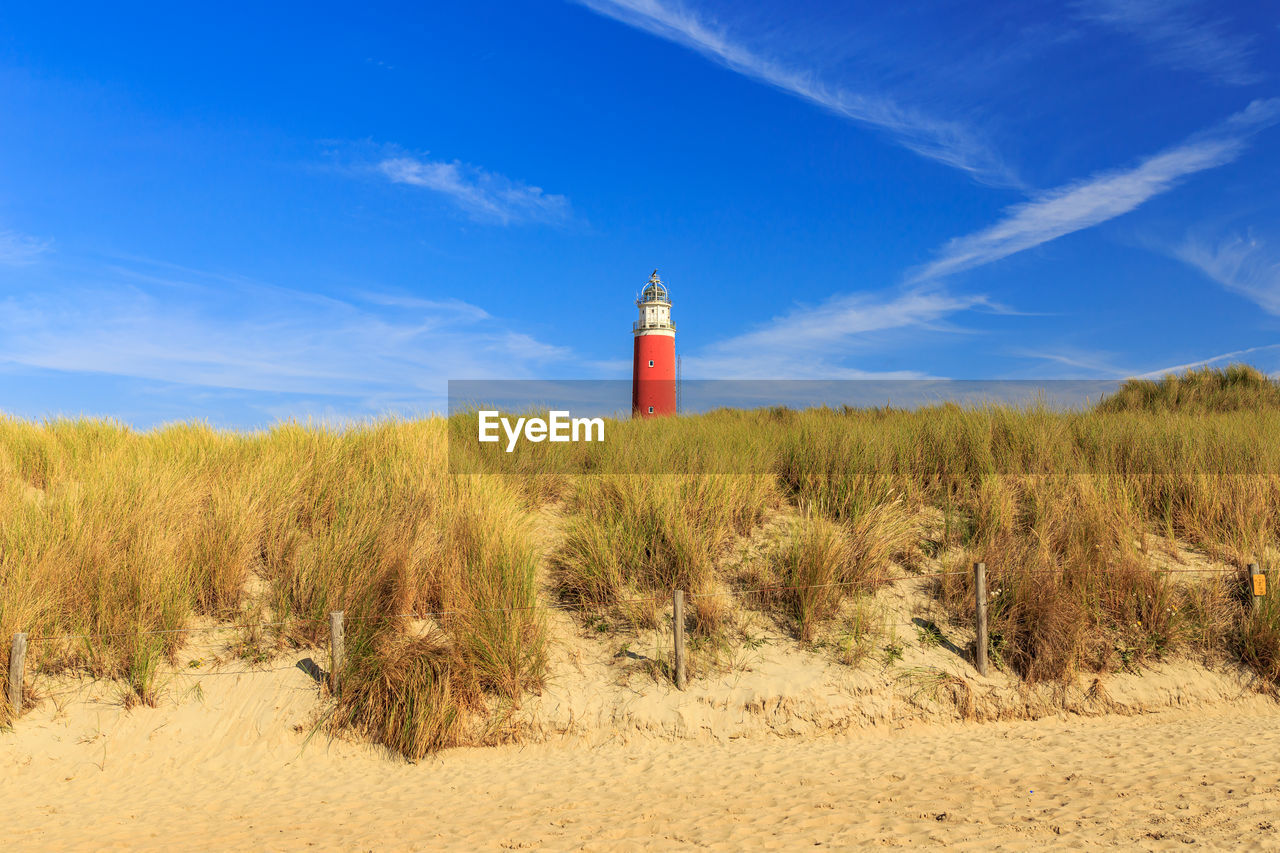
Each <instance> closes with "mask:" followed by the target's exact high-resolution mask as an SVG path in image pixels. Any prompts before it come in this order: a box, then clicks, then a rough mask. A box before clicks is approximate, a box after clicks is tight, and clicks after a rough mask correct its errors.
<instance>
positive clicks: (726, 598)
mask: <svg viewBox="0 0 1280 853" xmlns="http://www.w3.org/2000/svg"><path fill="white" fill-rule="evenodd" d="M1276 399H1277V397H1276V394H1275V387H1274V383H1272V382H1270V381H1269V380H1266V379H1265V378H1263V377H1260V376H1258V375H1256V374H1251V373H1249V372H1248V371H1241V370H1239V369H1235V368H1232V369H1230V370H1227V371H1222V372H1212V371H1211V372H1207V373H1204V372H1202V373H1197V374H1194V375H1191V376H1188V377H1182V378H1178V379H1171V380H1166V381H1165V382H1163V383H1145V384H1144V383H1138V384H1132V385H1130V386H1128V387H1126V388H1125V389H1122V391H1121V392H1120V393H1119V394H1118V395H1116V396H1115V397H1114V398H1112V399H1111V400H1108V401H1104V402H1103V403H1102V404H1101V405H1100V406H1099V407H1098V408H1097V409H1096V410H1092V411H1086V412H1053V411H1049V410H1047V409H1043V408H1037V407H1031V408H1026V409H1014V408H1009V407H1000V406H985V407H976V408H960V407H956V406H940V407H935V408H930V409H924V410H919V411H910V412H908V411H892V410H873V411H848V410H843V411H833V410H808V411H802V412H792V411H787V410H761V411H755V412H741V411H719V412H713V413H710V414H708V415H704V416H699V417H689V418H677V419H663V420H649V421H640V422H610V423H609V425H608V428H607V435H608V436H609V441H608V442H607V443H605V444H596V445H577V446H575V445H570V446H566V445H559V446H557V447H556V448H555V452H554V453H551V452H550V451H549V452H548V453H546V454H539V453H538V452H537V450H536V448H529V447H525V448H522V449H521V450H519V451H518V452H517V453H514V454H501V453H500V454H497V455H495V454H491V453H490V454H485V453H480V452H469V451H466V450H465V449H464V450H463V451H460V452H459V451H458V446H457V445H455V458H454V459H453V460H452V461H453V462H454V468H453V471H454V472H455V473H450V465H449V462H450V459H449V458H448V456H447V453H448V447H449V442H448V440H447V439H448V437H449V432H448V431H449V430H460V432H458V433H454V435H459V436H465V435H468V434H469V433H467V425H468V423H469V421H468V420H467V418H465V417H461V416H460V417H457V418H454V419H452V420H451V421H450V422H446V421H445V420H443V419H428V420H423V421H413V422H399V421H388V422H382V423H377V424H372V425H367V426H361V427H355V428H351V429H346V430H341V431H339V430H331V429H324V428H316V427H305V426H301V425H298V424H284V425H281V426H279V427H276V428H274V429H272V430H270V431H267V432H261V433H254V434H233V433H227V432H220V431H217V430H214V429H211V428H209V427H206V426H203V425H200V424H188V425H179V426H172V427H166V428H163V429H159V430H155V431H152V432H146V433H141V432H136V431H133V430H130V429H128V428H126V427H123V426H121V425H119V424H114V423H110V422H104V421H74V422H73V421H56V422H50V423H46V424H32V423H26V422H22V421H18V420H13V419H0V636H3V637H5V638H6V641H5V647H7V638H8V637H9V636H12V634H13V633H14V632H16V631H19V630H23V631H27V632H29V633H30V634H31V635H32V637H33V638H38V641H37V642H33V643H32V646H31V653H30V655H31V657H30V660H31V665H32V666H33V667H34V668H37V669H40V670H43V671H57V670H63V669H74V670H81V671H86V672H89V673H93V674H95V675H98V676H103V677H109V678H115V679H120V680H121V681H122V682H123V683H125V684H126V685H127V686H128V689H129V691H130V695H131V697H132V698H131V700H130V701H140V702H154V701H155V699H156V691H157V678H156V672H157V667H158V666H159V665H160V664H161V663H162V662H163V661H165V660H168V661H170V662H172V661H174V660H175V659H176V658H175V656H176V654H177V652H178V650H179V648H180V647H181V645H182V643H183V642H184V639H185V637H184V635H183V633H182V632H181V631H180V630H178V629H183V628H188V627H190V626H191V625H192V623H193V621H194V620H196V619H197V618H208V619H212V620H217V621H221V622H224V623H235V622H246V623H248V622H283V623H284V624H283V625H282V626H280V628H279V629H278V630H268V631H261V630H260V631H256V632H252V633H249V634H247V635H246V636H245V638H244V643H243V645H244V647H245V649H246V653H249V654H261V653H270V652H271V651H272V650H273V649H274V648H278V647H279V645H280V644H289V643H294V644H302V643H316V642H321V641H322V640H323V639H324V635H325V632H326V630H327V615H328V613H329V612H330V611H333V610H343V611H344V612H345V613H346V616H347V626H348V627H347V648H348V663H347V667H346V671H345V672H344V673H343V677H344V683H345V684H346V685H347V687H346V689H344V690H343V691H342V695H340V696H339V697H337V706H336V713H335V714H334V715H333V719H334V720H335V721H336V722H337V723H338V724H340V725H345V726H350V727H354V728H356V729H358V730H360V731H362V732H364V733H366V734H367V735H368V736H370V737H372V738H374V739H376V740H379V741H380V742H383V743H386V744H387V745H389V746H391V747H393V748H395V749H397V750H400V751H402V752H404V753H405V754H407V755H410V756H419V755H422V754H425V753H426V752H428V751H430V750H432V749H437V748H440V747H442V746H448V745H451V744H455V743H461V742H466V741H467V740H468V739H469V738H473V735H472V734H471V733H472V732H474V731H475V730H476V727H475V726H473V725H471V723H472V722H474V721H475V715H476V714H478V713H482V712H483V711H484V709H485V708H488V707H493V706H495V705H505V706H507V707H509V706H511V705H512V704H514V703H517V702H518V701H519V700H520V697H521V696H522V695H523V694H525V693H526V692H527V691H529V690H536V689H537V688H538V685H539V684H540V683H541V681H542V679H543V677H544V671H545V666H546V664H545V661H546V636H545V634H546V631H545V627H544V623H543V619H542V615H541V611H540V609H539V607H540V605H547V604H550V603H552V602H549V601H542V602H539V600H538V597H537V590H538V570H539V567H538V560H539V552H538V549H537V548H536V547H535V546H534V541H535V537H534V536H533V535H532V532H531V529H530V511H531V510H533V509H536V508H537V507H539V506H541V505H543V504H545V503H547V502H550V501H557V502H560V503H562V504H563V507H564V509H565V513H566V520H565V523H564V524H565V529H564V531H563V533H564V535H563V537H562V539H561V543H560V544H559V546H558V547H557V549H556V550H555V552H554V553H553V554H552V556H551V560H550V571H551V575H550V579H551V581H552V583H553V585H554V588H555V590H556V591H557V593H558V595H559V597H560V599H561V600H562V601H564V602H569V603H573V604H578V605H583V606H584V607H591V608H593V609H596V610H600V609H607V610H609V611H610V612H611V613H612V614H613V616H614V617H615V618H620V619H622V620H623V621H626V622H629V623H632V624H641V625H648V626H653V625H656V624H657V623H658V621H659V615H660V609H664V605H661V604H659V603H657V602H656V601H653V602H647V603H646V602H641V603H639V604H637V603H634V602H631V599H636V598H639V599H662V600H663V601H665V599H666V597H667V596H668V595H669V593H670V590H672V589H673V588H683V589H685V590H686V591H688V592H690V593H692V594H694V598H693V601H692V605H691V608H690V610H691V614H690V619H691V623H692V627H693V629H694V630H695V631H696V632H697V633H698V634H699V635H702V636H719V635H721V634H722V633H723V631H724V629H725V628H726V626H727V625H728V623H729V622H731V620H732V619H733V613H734V609H735V607H737V606H741V605H746V606H750V607H760V606H764V607H767V608H770V609H772V610H774V611H775V612H776V613H777V614H778V616H779V617H780V618H781V619H784V620H787V621H788V622H789V623H790V624H792V625H793V626H794V628H795V633H796V634H797V636H799V637H801V638H802V639H809V638H812V637H813V636H814V633H815V630H816V629H817V628H818V627H820V626H821V625H822V624H823V623H824V622H825V621H827V620H829V619H831V618H833V617H834V616H835V615H836V614H837V613H838V612H840V610H841V605H842V604H843V603H845V598H846V597H847V596H865V595H866V594H867V593H869V592H870V591H872V590H874V589H875V587H876V585H877V583H879V582H880V580H882V579H883V578H884V577H885V575H886V573H887V572H888V571H889V568H890V566H891V565H892V564H893V563H895V562H897V563H900V564H904V565H907V566H910V567H914V568H923V569H924V570H926V571H927V570H930V569H931V568H936V567H937V566H938V565H939V561H942V564H943V566H944V567H945V568H952V569H955V568H957V567H959V568H963V567H964V566H966V565H967V564H968V563H969V562H971V561H975V560H982V561H985V562H986V563H987V565H988V572H989V575H990V585H991V588H992V591H993V601H992V627H993V646H994V647H993V649H992V651H993V652H994V653H995V656H996V660H997V661H998V662H999V663H1001V664H1003V665H1006V666H1008V667H1009V668H1011V669H1012V670H1013V671H1015V672H1017V673H1019V674H1020V675H1022V676H1023V677H1025V678H1027V679H1031V680H1037V679H1065V678H1070V677H1072V676H1073V675H1074V674H1075V673H1077V672H1079V671H1081V670H1090V671H1105V670H1109V669H1115V668H1117V667H1134V666H1139V665H1141V663H1142V662H1143V661H1145V660H1149V659H1152V658H1156V657H1159V656H1161V655H1164V654H1167V653H1169V652H1170V651H1173V650H1177V649H1186V650H1193V651H1195V652H1197V653H1199V654H1205V655H1212V654H1227V653H1230V654H1233V655H1234V656H1236V657H1237V658H1238V659H1240V660H1242V661H1244V662H1246V663H1247V664H1249V665H1250V666H1252V667H1254V668H1255V669H1257V670H1258V671H1259V672H1260V673H1262V674H1263V675H1265V676H1266V677H1267V678H1270V679H1273V680H1278V679H1280V608H1276V607H1271V606H1268V607H1264V608H1262V609H1261V610H1259V611H1258V612H1257V613H1254V612H1253V611H1252V610H1251V609H1250V608H1248V607H1247V606H1246V604H1247V602H1246V599H1245V596H1244V594H1243V592H1242V591H1241V588H1240V585H1239V582H1238V581H1237V580H1236V579H1234V578H1217V579H1214V578H1209V579H1208V580H1206V581H1205V582H1203V583H1198V584H1197V583H1191V584H1188V583H1178V584H1175V583H1172V582H1171V581H1170V579H1169V576H1168V575H1166V574H1163V573H1161V572H1159V571H1157V570H1156V569H1157V568H1158V567H1157V566H1156V565H1155V563H1154V561H1153V559H1152V555H1151V554H1150V553H1149V552H1148V548H1147V541H1148V539H1149V538H1150V537H1151V536H1153V535H1155V536H1160V537H1165V538H1168V539H1176V540H1179V541H1181V542H1184V543H1189V544H1190V545H1192V546H1194V547H1197V548H1200V549H1202V550H1203V551H1205V552H1206V553H1207V554H1209V555H1211V556H1213V557H1215V558H1218V559H1221V560H1225V561H1227V562H1228V563H1231V564H1235V565H1238V566H1243V564H1244V563H1246V562H1249V561H1253V560H1258V561H1259V562H1262V563H1263V564H1264V568H1265V569H1267V570H1268V571H1270V572H1273V573H1274V570H1275V568H1276V567H1275V566H1273V565H1271V563H1270V561H1271V560H1272V559H1274V557H1273V555H1274V554H1275V553H1277V551H1276V549H1277V545H1278V544H1280V442H1277V441H1275V439H1274V436H1276V435H1280V407H1277V406H1276V405H1275V401H1276ZM1188 407H1189V410H1188ZM541 447H543V448H547V447H548V446H547V445H541ZM636 459H643V460H644V465H645V467H644V469H643V470H640V471H637V470H636V466H635V460H636ZM629 466H630V467H629ZM628 470H630V471H631V472H632V473H626V472H627V471H628ZM458 471H467V472H469V473H456V472H458ZM664 471H667V472H682V473H662V472H664ZM698 471H701V472H714V473H701V474H699V473H694V472H698ZM598 472H606V473H598ZM609 472H612V473H609ZM779 510H780V511H781V512H782V513H783V515H784V516H787V517H791V518H793V519H794V524H793V525H792V527H791V528H790V529H789V530H788V532H787V533H786V535H785V536H784V537H783V538H782V540H781V541H780V542H779V543H777V545H778V547H776V548H775V549H774V550H773V552H771V557H770V559H769V560H768V562H767V563H766V564H764V565H763V566H761V567H757V569H756V573H755V575H752V576H744V575H743V574H742V573H741V572H732V571H729V570H728V569H727V568H726V565H725V562H726V561H725V557H726V555H727V553H728V552H729V551H730V550H731V549H733V548H734V547H735V543H738V542H740V541H741V539H742V537H744V536H745V535H747V534H749V533H750V532H751V531H752V530H753V529H755V528H757V526H758V525H760V523H761V521H762V519H763V518H764V517H765V515H766V514H768V513H772V512H774V511H779ZM923 514H934V515H936V516H937V517H939V518H940V519H941V525H940V530H938V531H933V532H929V531H926V529H925V527H923V526H922V525H921V524H920V522H919V519H920V517H921V516H922V515H923ZM1273 580H1274V578H1273ZM755 586H770V587H777V586H782V587H806V588H807V589H793V590H786V591H778V592H776V593H769V594H763V595H755V596H754V597H752V598H748V599H738V604H734V602H735V598H733V597H732V596H733V595H739V596H740V595H742V594H743V593H744V591H745V590H747V589H750V588H753V587H755ZM249 590H254V592H253V594H249V592H248V591H249ZM709 593H717V595H716V596H714V597H711V596H709V595H707V594H709ZM699 594H702V597H699ZM937 594H938V597H939V599H940V601H941V602H942V604H943V605H944V606H946V607H947V608H949V609H950V611H951V613H952V614H953V616H954V617H955V618H957V619H967V618H968V617H969V614H970V611H971V607H972V604H971V601H972V591H971V588H970V580H969V578H968V577H967V575H965V574H963V573H961V574H955V575H940V576H939V580H938V584H937ZM858 602H862V603H858ZM855 603H856V604H857V606H858V607H861V606H863V604H865V602H864V601H863V599H861V598H858V599H856V601H855ZM423 613H435V614H437V615H435V616H433V617H431V618H430V619H428V620H427V621H426V622H425V623H424V622H423V621H421V620H417V619H413V618H410V617H409V616H408V615H407V614H423ZM863 621H866V620H863ZM156 632H169V633H156ZM856 633H858V636H859V637H862V636H863V635H864V634H865V633H866V632H865V631H864V630H862V629H861V628H859V630H858V631H857V632H856ZM49 638H51V639H49ZM859 645H865V643H864V642H863V641H862V640H859ZM848 657H849V659H850V660H855V659H857V658H858V657H859V655H856V654H852V653H850V654H849V655H848ZM2 704H3V703H0V705H2ZM0 713H3V714H8V713H9V711H8V710H7V709H6V710H3V711H0Z"/></svg>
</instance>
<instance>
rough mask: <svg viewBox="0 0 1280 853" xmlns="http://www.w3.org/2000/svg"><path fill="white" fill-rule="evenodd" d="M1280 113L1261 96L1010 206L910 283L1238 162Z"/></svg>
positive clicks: (1081, 225)
mask: <svg viewBox="0 0 1280 853" xmlns="http://www.w3.org/2000/svg"><path fill="white" fill-rule="evenodd" d="M1277 119H1280V99H1276V98H1272V99H1268V100H1258V101H1254V102H1253V103H1251V104H1250V105H1249V106H1248V107H1247V108H1246V109H1244V110H1242V111H1241V112H1239V113H1236V114H1235V115H1233V116H1231V117H1230V118H1229V119H1227V120H1226V121H1224V122H1223V123H1222V124H1220V125H1218V126H1217V127H1215V128H1213V129H1212V130H1209V131H1206V132H1203V133H1199V134H1196V135H1195V136H1193V137H1191V138H1190V139H1188V140H1187V141H1185V142H1183V143H1182V144H1181V145H1178V146H1176V147H1174V148H1170V149H1168V150H1166V151H1162V152H1161V153H1159V154H1156V155H1154V156H1152V157H1149V158H1147V159H1146V160H1144V161H1142V162H1141V163H1139V164H1138V165H1137V166H1136V167H1134V168H1132V169H1127V170H1124V169H1119V170H1113V171H1108V172H1102V173H1100V174H1097V175H1093V176H1091V177H1089V178H1085V179H1084V180H1081V181H1076V182H1074V183H1071V184H1067V185H1066V186H1063V187H1059V188H1057V189H1054V190H1049V191H1047V192H1043V193H1039V194H1038V195H1036V196H1034V197H1033V198H1032V199H1031V200H1030V201H1027V202H1023V203H1021V204H1016V205H1014V206H1012V207H1010V208H1008V210H1006V211H1005V217H1004V219H1002V220H1001V221H1000V222H997V223H996V224H995V225H992V226H991V227H989V228H985V229H983V230H982V231H978V232H976V233H974V234H970V235H967V236H965V237H957V238H955V239H953V240H952V241H951V242H950V243H948V244H947V245H946V246H945V247H944V248H943V249H942V251H941V253H940V256H939V257H938V258H937V259H936V260H934V261H933V262H931V263H929V264H927V265H926V266H924V267H923V268H921V269H919V270H917V271H916V272H915V273H914V274H913V275H911V276H910V277H909V278H908V282H909V283H913V284H918V283H920V282H924V281H929V280H932V279H937V278H941V277H943V276H947V275H951V274H953V273H957V272H961V271H963V270H967V269H972V268H974V267H979V266H982V265H984V264H989V263H991V262H992V261H997V260H1000V259H1001V258H1006V257H1008V256H1009V255H1012V254H1015V253H1017V252H1021V251H1023V250H1025V249H1030V248H1032V247H1034V246H1039V245H1040V244H1041V243H1047V242H1048V241H1050V240H1054V239H1057V238H1058V237H1062V236H1063V235H1066V234H1071V233H1073V232H1075V231H1080V230H1082V229H1085V228H1089V227H1091V226H1094V225H1097V224H1099V223H1102V222H1106V221H1107V220H1109V219H1114V218H1115V217H1117V216H1120V215H1122V214H1125V213H1128V212H1129V211H1131V210H1134V209H1135V208H1137V207H1138V206H1140V205H1141V204H1143V203H1144V202H1146V201H1147V200H1148V199H1150V198H1152V197H1154V196H1157V195H1159V194H1161V193H1163V192H1167V191H1168V190H1170V189H1172V188H1173V187H1174V186H1176V185H1177V183H1178V182H1179V181H1180V180H1181V179H1183V178H1185V177H1187V176H1188V175H1193V174H1195V173H1196V172H1201V171H1204V170H1205V169H1212V168H1214V167H1216V166H1221V165H1224V164H1226V163H1229V162H1231V161H1232V160H1234V159H1235V158H1236V157H1238V156H1239V155H1240V153H1241V152H1242V151H1243V150H1244V149H1245V147H1246V145H1247V144H1248V140H1249V137H1250V136H1252V135H1253V134H1254V133H1256V132H1258V131H1259V130H1261V129H1263V128H1265V127H1268V126H1270V125H1272V124H1274V123H1275V122H1276V121H1277Z"/></svg>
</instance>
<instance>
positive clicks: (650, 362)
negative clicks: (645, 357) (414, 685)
mask: <svg viewBox="0 0 1280 853" xmlns="http://www.w3.org/2000/svg"><path fill="white" fill-rule="evenodd" d="M649 366H650V367H653V359H649Z"/></svg>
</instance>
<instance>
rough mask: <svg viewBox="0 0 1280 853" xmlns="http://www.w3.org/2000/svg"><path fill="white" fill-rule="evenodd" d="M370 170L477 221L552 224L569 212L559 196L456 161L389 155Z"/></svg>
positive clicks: (567, 206) (561, 220) (565, 203)
mask: <svg viewBox="0 0 1280 853" xmlns="http://www.w3.org/2000/svg"><path fill="white" fill-rule="evenodd" d="M376 168H377V171H378V172H379V173H381V174H382V175H383V176H384V177H386V178H387V179H388V180H390V181H392V182H393V183H397V184H404V185H406V186H411V187H417V188H419V189H424V190H430V191H432V192H436V193H439V194H441V195H443V196H444V197H445V198H447V199H448V200H449V201H450V202H452V203H453V204H454V205H456V206H457V207H459V208H460V209H462V210H463V211H465V212H466V213H468V214H469V215H470V216H471V218H472V219H475V220H476V221H478V222H492V223H499V224H502V225H510V224H513V223H521V222H543V223H557V222H564V221H565V220H567V219H568V218H569V217H570V214H571V211H570V207H569V200H568V199H567V198H565V197H564V196H562V195H555V194H552V193H547V192H544V191H543V190H542V188H541V187H535V186H530V185H528V184H525V183H521V182H520V181H516V180H512V179H511V178H508V177H505V176H503V175H499V174H497V173H495V172H490V171H487V170H485V169H482V168H481V167H479V166H472V165H470V164H467V163H462V162H460V161H458V160H453V161H451V162H446V161H443V160H424V159H419V158H416V157H410V156H395V157H387V158H385V159H383V160H381V161H380V162H379V163H378V164H377V167H376Z"/></svg>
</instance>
